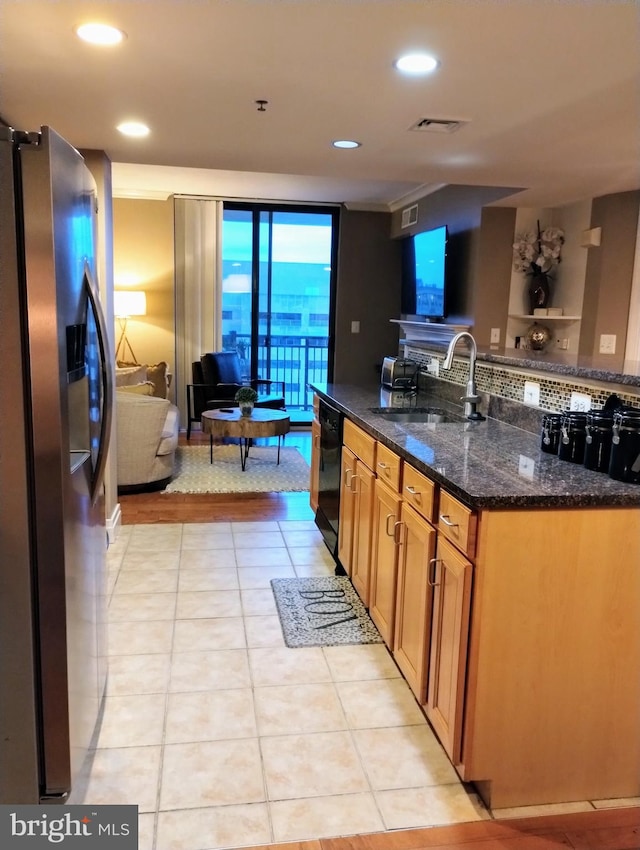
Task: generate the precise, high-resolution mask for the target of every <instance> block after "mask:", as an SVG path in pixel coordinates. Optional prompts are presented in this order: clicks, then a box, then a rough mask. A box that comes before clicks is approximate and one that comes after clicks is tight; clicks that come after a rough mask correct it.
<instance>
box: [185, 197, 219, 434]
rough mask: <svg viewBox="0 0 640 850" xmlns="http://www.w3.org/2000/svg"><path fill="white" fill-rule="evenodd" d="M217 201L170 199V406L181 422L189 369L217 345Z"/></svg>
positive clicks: (186, 413) (216, 349) (190, 379)
mask: <svg viewBox="0 0 640 850" xmlns="http://www.w3.org/2000/svg"><path fill="white" fill-rule="evenodd" d="M222 207H223V204H222V201H214V200H202V199H197V198H185V197H176V198H174V221H175V240H174V241H175V270H176V271H175V273H176V289H175V292H176V304H175V309H176V404H177V405H178V407H179V409H180V421H181V422H183V423H185V422H186V421H187V416H188V412H187V384H190V383H191V382H192V378H191V364H192V362H193V361H194V360H199V359H200V355H201V354H204V353H205V352H207V351H218V350H220V348H221V344H222V329H221V326H222V308H221V305H222V247H221V246H222V211H223V210H222Z"/></svg>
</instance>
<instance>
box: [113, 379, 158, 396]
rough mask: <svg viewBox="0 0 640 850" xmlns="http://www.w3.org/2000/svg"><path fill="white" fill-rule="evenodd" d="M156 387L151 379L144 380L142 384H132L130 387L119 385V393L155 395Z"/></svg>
mask: <svg viewBox="0 0 640 850" xmlns="http://www.w3.org/2000/svg"><path fill="white" fill-rule="evenodd" d="M154 390H155V387H154V385H153V384H152V383H151V381H143V382H142V383H140V384H132V385H130V386H128V387H118V392H119V393H135V394H136V395H154Z"/></svg>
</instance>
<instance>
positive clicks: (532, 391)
mask: <svg viewBox="0 0 640 850" xmlns="http://www.w3.org/2000/svg"><path fill="white" fill-rule="evenodd" d="M524 403H525V404H535V405H539V404H540V384H538V383H537V382H536V381H525V382H524Z"/></svg>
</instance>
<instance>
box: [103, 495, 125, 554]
mask: <svg viewBox="0 0 640 850" xmlns="http://www.w3.org/2000/svg"><path fill="white" fill-rule="evenodd" d="M105 524H106V528H107V538H108V540H109V545H111V544H112V543H115V541H116V540H117V539H118V534H119V533H120V528H121V527H122V511H121V510H120V502H116V506H115V508H114V509H113V512H112V514H111V516H110V517H107V521H106V523H105Z"/></svg>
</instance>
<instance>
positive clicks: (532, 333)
mask: <svg viewBox="0 0 640 850" xmlns="http://www.w3.org/2000/svg"><path fill="white" fill-rule="evenodd" d="M526 339H527V342H528V343H529V348H532V349H533V350H534V351H543V350H544V348H545V346H547V345H548V344H549V342H551V331H550V330H549V328H546V327H545V326H544V325H539V324H538V323H537V322H534V323H533V324H532V325H531V327H530V328H529V329H528V330H527V333H526Z"/></svg>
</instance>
